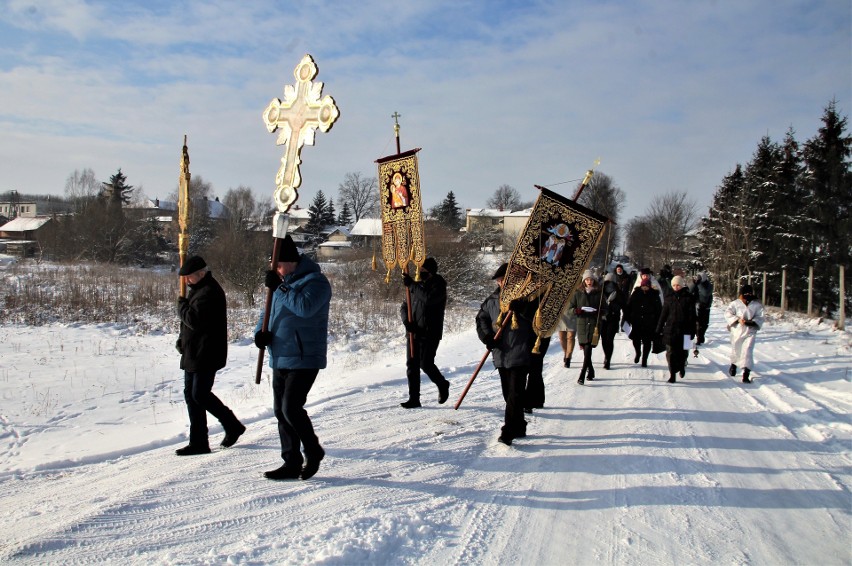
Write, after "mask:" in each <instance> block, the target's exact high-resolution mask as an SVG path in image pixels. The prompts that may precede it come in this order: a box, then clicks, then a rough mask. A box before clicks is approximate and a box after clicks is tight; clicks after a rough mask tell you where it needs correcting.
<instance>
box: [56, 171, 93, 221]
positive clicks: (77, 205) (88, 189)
mask: <svg viewBox="0 0 852 566" xmlns="http://www.w3.org/2000/svg"><path fill="white" fill-rule="evenodd" d="M100 189H101V183H100V181H98V180H97V179H96V178H95V172H94V171H93V170H92V169H90V168H88V167H87V168H85V169H83V170H82V171H79V170H77V169H75V170H74V172H73V173H71V174H70V175H68V179H66V180H65V196H66V197H68V201H69V202H70V203H71V206H72V207H73V209H74V211H75V212H77V213H78V214H79V213H81V212H82V211H83V210H85V208H86V205H87V203H88V202H90V201H92V200H94V199H95V198H96V197H97V196H98V192H99V191H100Z"/></svg>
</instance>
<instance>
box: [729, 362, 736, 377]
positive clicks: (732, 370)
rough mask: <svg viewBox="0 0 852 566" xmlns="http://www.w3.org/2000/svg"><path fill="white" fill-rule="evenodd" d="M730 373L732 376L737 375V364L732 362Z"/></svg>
mask: <svg viewBox="0 0 852 566" xmlns="http://www.w3.org/2000/svg"><path fill="white" fill-rule="evenodd" d="M728 375H730V376H731V377H734V376H735V375H737V366H735V365H734V364H731V367H729V368H728Z"/></svg>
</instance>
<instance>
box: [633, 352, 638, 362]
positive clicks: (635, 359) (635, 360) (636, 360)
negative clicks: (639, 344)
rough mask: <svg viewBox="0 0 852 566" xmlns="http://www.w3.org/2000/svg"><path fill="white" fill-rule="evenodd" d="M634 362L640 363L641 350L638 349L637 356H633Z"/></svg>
mask: <svg viewBox="0 0 852 566" xmlns="http://www.w3.org/2000/svg"><path fill="white" fill-rule="evenodd" d="M633 363H634V364H638V363H639V350H636V355H635V356H633Z"/></svg>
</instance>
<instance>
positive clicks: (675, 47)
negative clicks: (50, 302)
mask: <svg viewBox="0 0 852 566" xmlns="http://www.w3.org/2000/svg"><path fill="white" fill-rule="evenodd" d="M816 4H817V7H816V8H814V9H811V8H810V7H808V6H802V5H800V4H799V3H795V2H781V3H779V2H769V1H764V2H749V3H730V2H709V3H689V4H684V3H680V2H662V3H661V2H650V1H647V2H637V3H634V2H584V3H576V2H574V3H570V4H569V3H564V2H553V3H550V2H538V3H535V4H519V5H516V4H513V3H509V4H506V5H505V6H501V5H499V4H494V3H487V4H484V3H483V4H480V3H469V4H464V3H457V2H417V3H408V2H402V3H388V2H379V1H375V2H366V3H358V4H350V3H339V2H312V3H293V4H282V3H279V2H271V1H269V2H261V3H255V2H252V3H247V2H243V3H234V2H214V3H210V2H186V3H179V4H175V3H165V2H163V3H152V4H151V3H138V4H136V3H134V4H130V3H111V2H89V3H83V2H74V3H69V2H63V3H58V2H57V3H46V2H30V3H27V2H18V1H16V2H10V3H9V6H10V8H11V9H10V10H7V11H6V14H5V15H0V26H5V28H0V32H2V31H3V29H7V30H8V31H10V32H13V33H11V34H3V35H6V36H10V35H16V36H17V37H23V38H25V40H24V41H20V42H16V43H12V42H11V41H8V40H2V39H0V84H2V87H3V88H2V89H0V108H1V110H0V123H2V127H3V129H4V132H7V134H6V135H5V136H4V137H3V138H2V139H0V156H2V157H3V160H4V162H5V163H9V164H10V165H9V166H7V167H4V175H3V177H2V178H0V191H2V190H4V189H5V188H6V187H8V188H16V189H18V190H21V191H24V192H33V193H43V192H61V187H62V186H63V185H64V180H65V178H66V177H67V176H68V174H70V173H71V172H72V171H73V170H74V169H81V168H83V167H92V168H94V169H95V172H96V173H97V174H98V175H99V176H101V177H103V178H106V176H107V175H109V174H110V173H111V172H114V170H115V169H117V168H118V167H119V166H120V167H122V170H123V171H124V172H125V173H126V174H127V175H128V179H129V182H131V183H132V184H143V185H144V186H145V187H146V191H147V192H148V193H149V194H150V195H152V196H155V195H160V196H162V195H164V194H165V192H166V190H168V191H171V190H173V188H174V185H175V184H176V179H177V160H178V157H177V156H179V150H180V145H181V143H182V140H183V134H184V133H186V134H188V135H189V141H190V154H191V157H192V169H193V174H200V175H201V176H203V177H204V178H205V179H207V180H209V181H211V182H212V183H213V186H214V188H215V190H216V191H217V192H218V193H219V194H224V192H225V191H226V190H227V189H228V188H229V187H236V186H238V185H240V184H243V185H247V186H251V187H252V188H254V189H255V191H256V192H258V193H259V194H265V193H269V194H271V192H272V188H273V183H274V182H273V179H274V175H275V172H276V170H277V167H278V159H279V158H280V152H281V148H278V147H276V146H275V144H274V140H275V136H274V135H270V134H268V133H267V132H266V130H265V128H264V126H263V123H262V121H261V119H260V115H261V112H262V110H263V108H264V107H265V106H266V104H267V103H268V102H269V100H270V99H271V98H273V97H280V96H281V94H282V89H283V85H284V84H285V83H292V82H293V77H292V70H293V67H294V66H295V64H296V63H297V62H298V60H299V59H300V58H301V55H302V54H304V53H305V52H310V53H312V54H313V55H314V57H315V58H316V60H317V62H318V64H319V67H320V74H319V77H318V80H320V81H323V82H325V83H326V84H325V90H324V93H325V94H330V95H332V96H333V97H334V98H335V99H336V100H337V102H338V105H339V106H340V109H341V118H340V121H339V122H338V123H337V124H336V125H335V126H334V129H333V130H332V131H331V132H329V133H328V134H318V136H317V141H316V145H315V146H314V147H308V148H306V149H305V150H304V154H303V161H304V162H303V165H302V175H303V178H304V183H303V188H302V190H303V193H302V194H303V196H302V201H300V203H301V204H305V203H304V202H303V201H305V200H309V199H310V198H311V197H312V196H313V192H314V191H316V190H317V189H323V190H324V191H326V192H332V193H333V192H335V191H336V188H337V185H338V184H339V182H340V181H341V180H342V179H343V176H344V175H345V173H347V172H351V171H360V172H363V173H365V174H368V175H373V174H375V164H374V160H375V159H376V158H378V157H381V156H382V155H385V154H387V153H389V152H391V151H393V150H394V147H393V140H392V136H393V130H392V126H393V121H392V119H391V118H390V115H391V114H392V113H393V112H394V111H398V112H400V114H402V115H403V118H402V120H401V122H402V126H403V128H402V140H403V146H404V147H405V148H408V147H422V148H423V151H422V152H421V154H420V157H421V175H422V177H423V189H424V199H425V200H426V201H427V202H426V203H425V204H426V205H427V206H429V205H431V204H434V203H435V202H437V201H439V200H440V199H442V198H443V197H444V196H445V195H446V193H447V191H449V190H453V191H455V192H456V195H457V196H458V198H459V201H460V203H461V204H462V206H468V207H476V206H482V205H483V203H484V202H485V200H486V199H487V198H488V197H489V196H490V195H491V193H493V191H494V189H495V188H496V187H497V186H499V185H501V184H504V183H508V184H510V185H513V186H515V187H516V188H518V189H519V190H520V191H521V192H522V193H524V194H525V196H529V198H532V197H533V196H534V189H532V185H533V184H534V183H538V184H542V183H555V182H560V181H567V180H570V179H575V178H578V177H581V176H582V174H583V172H584V171H585V169H587V168H588V167H590V166H591V163H592V161H593V160H594V159H595V158H597V157H599V156H600V157H601V158H602V160H603V161H602V163H601V165H600V169H601V170H602V171H603V172H605V173H607V174H609V175H610V176H612V177H613V179H614V181H615V182H616V183H617V184H619V185H620V186H621V187H622V189H624V191H625V193H626V194H627V197H628V207H627V213H626V217H627V218H629V217H630V216H633V215H635V214H641V213H642V212H644V209H645V207H646V206H647V204H648V202H650V200H651V199H652V198H653V196H654V195H655V194H661V193H663V192H666V191H669V190H687V191H688V192H689V193H690V194H691V195H692V196H693V198H695V199H696V201H697V202H699V204H700V205H701V206H706V205H707V204H709V202H710V196H711V195H712V192H713V190H714V189H715V187H716V185H717V184H718V183H719V182H720V181H721V179H722V177H723V176H724V175H725V174H726V173H727V172H728V171H730V170H731V169H732V168H733V167H734V166H735V165H736V163H737V162H738V161H739V162H745V161H747V160H748V159H750V157H751V153H752V152H753V150H754V148H755V147H756V145H757V143H758V142H759V140H760V137H761V136H763V135H765V134H766V133H769V134H770V136H772V137H773V139H778V140H780V139H781V138H782V136H783V135H784V132H785V131H786V129H787V128H788V127H789V126H791V125H792V126H794V127H795V129H796V131H797V137H798V139H799V140H800V141H804V139H806V138H807V137H810V136H811V135H813V133H814V132H815V131H816V128H817V127H818V126H819V123H818V122H819V117H820V116H821V114H822V110H823V107H824V106H825V104H826V103H827V102H828V101H829V100H830V99H831V98H832V97H836V98H837V100H838V104H839V108H840V109H841V111H843V112H845V113H846V114H848V113H849V111H850V109H852V93H850V90H852V87H850V85H852V79H850V68H852V55H850V53H849V50H848V45H849V43H850V25H849V23H850V11H852V8H850V7H849V6H843V5H841V4H842V3H836V2H821V3H816ZM69 148H73V151H68V149H69ZM24 155H41V156H45V155H50V156H51V157H50V159H43V160H41V161H40V163H41V166H40V167H35V166H34V165H33V163H32V161H31V160H28V159H26V158H24ZM560 187H562V188H564V189H565V192H566V193H570V192H571V189H572V185H570V184H568V185H560Z"/></svg>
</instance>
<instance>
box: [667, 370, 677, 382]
mask: <svg viewBox="0 0 852 566" xmlns="http://www.w3.org/2000/svg"><path fill="white" fill-rule="evenodd" d="M669 376H670V377H669V383H674V382H675V381H677V379H675V372H671V373H670V374H669Z"/></svg>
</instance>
